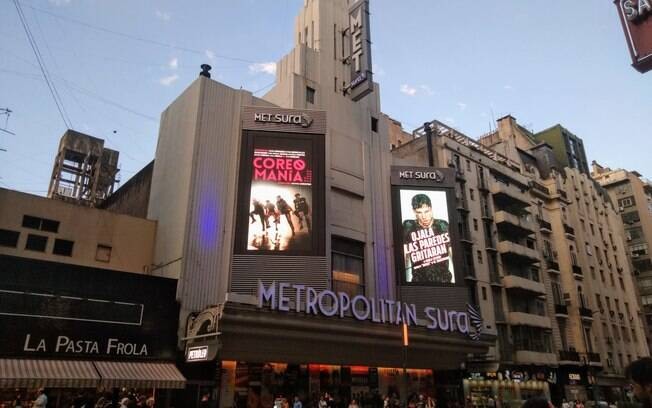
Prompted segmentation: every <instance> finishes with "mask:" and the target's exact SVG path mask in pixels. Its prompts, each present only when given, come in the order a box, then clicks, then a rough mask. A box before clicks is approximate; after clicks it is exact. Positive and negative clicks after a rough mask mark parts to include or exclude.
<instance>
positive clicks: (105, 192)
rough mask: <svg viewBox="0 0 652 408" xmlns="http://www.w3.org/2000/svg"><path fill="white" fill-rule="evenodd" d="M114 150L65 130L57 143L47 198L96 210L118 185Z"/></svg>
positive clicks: (115, 152) (89, 138)
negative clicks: (116, 184) (115, 185)
mask: <svg viewBox="0 0 652 408" xmlns="http://www.w3.org/2000/svg"><path fill="white" fill-rule="evenodd" d="M119 154H120V153H119V152H118V151H116V150H111V149H107V148H105V147H104V140H102V139H98V138H96V137H92V136H89V135H86V134H84V133H80V132H77V131H74V130H70V129H69V130H67V131H66V133H64V134H63V136H62V137H61V141H60V142H59V150H58V152H57V156H56V158H55V160H54V166H53V169H52V179H51V180H50V187H49V188H48V197H50V198H54V199H59V200H63V201H67V202H71V203H75V204H80V205H86V206H90V207H96V206H98V205H100V204H101V203H102V201H104V200H106V199H107V198H108V197H109V196H110V195H111V194H112V193H113V186H114V184H115V183H117V182H119V180H118V178H117V176H118V172H119V169H118V156H119Z"/></svg>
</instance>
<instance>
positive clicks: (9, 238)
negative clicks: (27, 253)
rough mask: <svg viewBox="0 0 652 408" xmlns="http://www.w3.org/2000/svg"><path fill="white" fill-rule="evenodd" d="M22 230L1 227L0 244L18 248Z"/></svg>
mask: <svg viewBox="0 0 652 408" xmlns="http://www.w3.org/2000/svg"><path fill="white" fill-rule="evenodd" d="M19 236H20V232H18V231H11V230H6V229H0V246H5V247H11V248H16V247H17V246H18V237H19Z"/></svg>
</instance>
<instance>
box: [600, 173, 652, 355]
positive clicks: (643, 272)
mask: <svg viewBox="0 0 652 408" xmlns="http://www.w3.org/2000/svg"><path fill="white" fill-rule="evenodd" d="M591 176H592V177H593V179H594V180H596V181H597V182H598V183H600V185H601V186H602V187H603V188H604V189H605V190H606V191H607V192H608V193H609V196H610V197H611V201H612V203H613V204H614V206H615V207H616V208H617V209H618V213H619V214H620V219H621V221H622V224H623V226H624V229H625V235H624V237H625V252H626V255H627V258H628V259H629V261H630V262H631V266H632V268H633V269H632V270H633V272H634V275H635V276H636V282H637V284H638V291H639V295H640V297H641V298H640V302H641V305H642V306H643V312H644V314H645V318H646V323H647V327H648V329H649V328H650V327H651V326H652V261H651V260H650V249H649V244H650V240H652V182H650V181H649V180H647V179H644V178H643V177H642V176H641V175H640V174H639V173H637V172H635V171H628V170H624V169H615V170H612V169H610V168H608V167H602V166H600V165H599V164H598V163H596V162H593V171H592V173H591ZM647 339H648V344H650V342H651V341H652V340H651V339H652V335H651V334H650V332H648V333H647Z"/></svg>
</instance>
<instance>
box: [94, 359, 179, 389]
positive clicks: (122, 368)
mask: <svg viewBox="0 0 652 408" xmlns="http://www.w3.org/2000/svg"><path fill="white" fill-rule="evenodd" d="M94 364H95V367H96V368H97V371H98V372H99V374H100V377H101V383H100V385H101V386H103V387H105V388H113V387H134V388H136V387H143V388H146V387H155V388H184V387H185V386H186V379H185V377H184V376H183V374H181V373H180V372H179V370H178V369H177V367H176V366H175V365H174V364H172V363H134V362H118V361H95V362H94Z"/></svg>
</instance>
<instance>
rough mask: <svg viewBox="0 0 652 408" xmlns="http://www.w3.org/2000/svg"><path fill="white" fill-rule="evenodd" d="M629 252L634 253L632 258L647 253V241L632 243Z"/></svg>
mask: <svg viewBox="0 0 652 408" xmlns="http://www.w3.org/2000/svg"><path fill="white" fill-rule="evenodd" d="M629 252H630V253H631V254H632V258H638V257H639V256H643V255H647V253H648V249H647V243H643V244H637V245H630V247H629Z"/></svg>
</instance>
